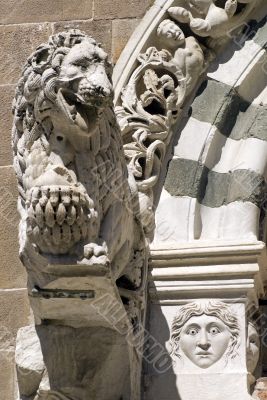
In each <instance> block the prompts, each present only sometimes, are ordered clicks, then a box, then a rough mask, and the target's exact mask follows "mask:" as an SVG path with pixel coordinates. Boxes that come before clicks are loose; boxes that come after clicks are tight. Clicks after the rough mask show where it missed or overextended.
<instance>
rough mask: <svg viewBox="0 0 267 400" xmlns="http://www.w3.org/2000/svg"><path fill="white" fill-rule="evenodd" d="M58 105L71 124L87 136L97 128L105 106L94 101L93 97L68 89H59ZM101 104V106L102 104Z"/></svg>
mask: <svg viewBox="0 0 267 400" xmlns="http://www.w3.org/2000/svg"><path fill="white" fill-rule="evenodd" d="M57 98H58V105H59V107H60V108H61V110H62V111H63V112H64V114H65V115H66V117H67V118H68V119H69V120H70V122H71V123H73V124H75V125H77V126H78V127H79V128H80V129H81V130H82V131H83V132H86V133H87V134H88V133H90V132H91V131H92V129H93V128H95V126H96V124H97V121H98V115H99V112H100V110H101V106H102V107H103V104H102V102H101V101H99V102H97V101H94V102H93V101H92V99H91V97H89V96H87V97H85V96H82V95H81V94H76V93H73V92H72V91H71V90H68V89H59V91H58V96H57ZM100 103H101V104H100Z"/></svg>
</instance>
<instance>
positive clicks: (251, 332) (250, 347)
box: [247, 322, 260, 374]
mask: <svg viewBox="0 0 267 400" xmlns="http://www.w3.org/2000/svg"><path fill="white" fill-rule="evenodd" d="M247 334H248V336H247V369H248V372H250V373H251V374H253V372H254V371H255V369H256V367H257V364H258V361H259V356H260V338H259V334H258V332H257V329H256V328H255V326H254V325H253V323H251V322H249V323H248V333H247Z"/></svg>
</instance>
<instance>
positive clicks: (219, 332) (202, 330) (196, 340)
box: [180, 315, 231, 368]
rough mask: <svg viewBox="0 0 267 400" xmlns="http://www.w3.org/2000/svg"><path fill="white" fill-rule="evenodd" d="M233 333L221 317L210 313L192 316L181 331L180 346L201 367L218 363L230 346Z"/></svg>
mask: <svg viewBox="0 0 267 400" xmlns="http://www.w3.org/2000/svg"><path fill="white" fill-rule="evenodd" d="M230 338H231V333H230V331H229V330H228V328H227V326H226V325H225V324H224V323H223V322H222V321H221V320H220V319H219V318H216V317H213V316H209V315H201V316H197V317H192V318H190V319H189V320H188V321H187V323H186V324H185V325H184V327H183V328H182V331H181V338H180V347H181V350H182V351H183V352H184V354H185V355H186V356H187V357H188V358H189V360H191V361H192V362H193V363H194V364H196V365H197V366H198V367H200V368H209V367H210V366H211V365H213V364H214V363H216V362H217V361H218V360H219V359H220V358H221V357H222V356H223V354H224V353H225V351H226V350H227V348H228V345H229V341H230Z"/></svg>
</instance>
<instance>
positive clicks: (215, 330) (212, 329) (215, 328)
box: [210, 326, 221, 335]
mask: <svg viewBox="0 0 267 400" xmlns="http://www.w3.org/2000/svg"><path fill="white" fill-rule="evenodd" d="M220 332H221V331H220V329H219V328H218V327H217V326H213V327H212V328H211V329H210V334H211V335H218V333H220Z"/></svg>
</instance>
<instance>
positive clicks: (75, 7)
mask: <svg viewBox="0 0 267 400" xmlns="http://www.w3.org/2000/svg"><path fill="white" fill-rule="evenodd" d="M0 9H1V17H0V23H1V24H14V23H16V24H19V23H25V22H26V23H27V22H48V21H60V20H63V21H64V20H73V19H89V18H91V17H92V0H57V1H53V0H48V1H45V2H44V1H42V0H26V1H23V6H22V5H21V3H20V2H17V1H15V0H11V1H9V2H5V1H3V0H1V1H0Z"/></svg>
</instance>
